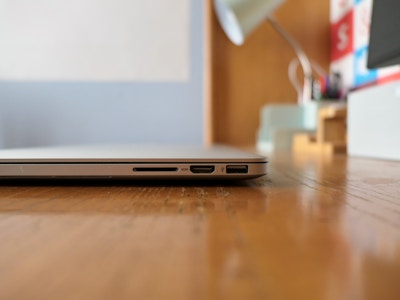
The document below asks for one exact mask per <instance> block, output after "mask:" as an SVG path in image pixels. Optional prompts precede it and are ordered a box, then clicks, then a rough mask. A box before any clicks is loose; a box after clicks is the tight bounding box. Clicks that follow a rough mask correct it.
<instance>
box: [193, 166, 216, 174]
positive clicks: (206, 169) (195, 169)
mask: <svg viewBox="0 0 400 300" xmlns="http://www.w3.org/2000/svg"><path fill="white" fill-rule="evenodd" d="M214 170H215V166H190V172H192V173H202V174H210V173H212V172H214Z"/></svg>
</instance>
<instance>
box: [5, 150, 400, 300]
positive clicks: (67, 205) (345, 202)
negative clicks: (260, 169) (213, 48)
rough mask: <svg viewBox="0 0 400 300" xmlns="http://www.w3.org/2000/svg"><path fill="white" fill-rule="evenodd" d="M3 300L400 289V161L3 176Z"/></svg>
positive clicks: (383, 295)
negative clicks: (139, 177)
mask: <svg viewBox="0 0 400 300" xmlns="http://www.w3.org/2000/svg"><path fill="white" fill-rule="evenodd" d="M0 299H30V300H32V299H307V300H310V299H335V300H336V299H385V300H386V299H400V162H388V161H375V160H365V159H358V158H352V159H346V157H336V158H335V159H332V160H329V159H323V158H320V159H319V158H317V157H308V158H307V157H304V156H303V157H301V158H300V157H299V156H298V157H292V156H282V157H272V158H271V163H270V175H269V176H268V177H265V178H261V179H258V180H254V181H249V182H246V183H221V182H220V183H209V184H199V183H195V182H187V183H182V182H174V183H171V182H159V183H156V184H150V183H145V182H141V183H131V184H129V183H112V184H107V185H106V184H104V183H103V184H102V185H101V184H90V185H82V184H79V183H70V184H64V185H61V184H57V185H56V184H53V185H50V184H48V185H44V184H41V185H39V184H27V183H25V184H19V185H18V184H14V185H10V184H4V183H3V184H2V185H0Z"/></svg>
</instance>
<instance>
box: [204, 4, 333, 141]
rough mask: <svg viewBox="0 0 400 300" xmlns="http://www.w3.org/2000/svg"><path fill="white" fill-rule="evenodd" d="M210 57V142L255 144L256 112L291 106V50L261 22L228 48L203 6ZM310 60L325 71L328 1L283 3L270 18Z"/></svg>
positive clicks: (217, 24) (326, 67) (209, 13)
mask: <svg viewBox="0 0 400 300" xmlns="http://www.w3.org/2000/svg"><path fill="white" fill-rule="evenodd" d="M208 2H209V3H211V2H212V0H208ZM207 16H208V17H207V19H206V23H208V24H209V25H208V30H207V33H208V41H209V43H210V45H209V51H208V55H209V59H208V60H207V61H208V64H209V65H211V70H210V78H206V81H207V80H209V81H210V82H209V84H208V89H209V90H207V93H208V94H209V97H211V100H210V102H211V105H212V109H211V110H212V117H211V120H209V123H210V126H211V137H210V139H211V141H212V142H214V143H215V142H218V143H227V144H233V145H250V144H252V145H254V144H255V141H256V132H257V129H258V127H259V114H260V109H261V107H262V106H263V105H265V104H268V103H296V101H297V100H296V99H297V95H296V92H295V90H294V88H293V87H292V85H291V84H290V82H289V79H288V75H287V73H288V66H289V63H290V61H291V60H292V59H294V58H295V54H294V51H293V49H292V48H291V47H290V46H289V45H288V44H287V43H286V42H285V41H284V40H283V39H282V37H281V36H279V34H278V33H277V32H275V31H274V30H273V28H272V27H271V26H270V25H269V24H268V23H267V22H265V23H264V24H262V25H261V26H260V27H259V28H258V29H256V31H255V32H254V33H253V34H251V35H250V36H249V37H248V39H247V40H246V41H245V43H244V45H243V46H240V47H238V46H235V45H233V44H232V43H231V42H230V41H229V40H228V38H227V37H226V36H225V34H224V33H223V31H222V29H221V27H220V25H219V23H218V21H217V19H216V17H215V14H214V12H213V10H212V5H208V7H207ZM275 17H276V20H277V21H278V22H279V23H280V24H281V25H282V27H283V28H284V29H285V30H286V31H287V32H288V33H289V34H291V35H292V36H293V37H294V38H295V39H296V40H297V41H298V43H299V44H300V45H301V46H302V47H303V49H304V51H305V52H306V53H307V54H308V55H309V56H310V58H311V59H312V60H314V61H315V62H317V63H318V64H319V65H320V66H321V67H322V68H324V69H325V70H326V71H327V70H328V67H329V55H330V50H329V49H330V29H329V28H330V27H329V1H328V0H323V1H315V0H302V1H286V2H285V3H284V5H282V6H281V7H280V8H279V9H278V10H277V12H276V14H275Z"/></svg>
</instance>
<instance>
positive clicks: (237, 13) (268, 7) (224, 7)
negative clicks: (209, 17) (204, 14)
mask: <svg viewBox="0 0 400 300" xmlns="http://www.w3.org/2000/svg"><path fill="white" fill-rule="evenodd" d="M283 2H284V0H214V8H215V12H216V14H217V17H218V19H219V22H220V24H221V26H222V28H223V30H224V32H225V34H226V35H227V36H228V37H229V39H230V40H231V41H232V43H234V44H235V45H242V44H243V43H244V40H245V38H246V37H247V36H248V35H249V34H250V33H252V32H253V31H254V30H255V29H256V28H257V27H258V26H259V25H260V24H261V23H262V22H264V21H265V20H268V21H269V23H270V24H271V25H272V27H274V29H275V30H276V31H277V32H278V33H279V34H280V35H281V36H282V37H283V38H284V39H285V40H286V41H287V42H288V43H289V45H290V46H291V47H292V48H293V49H294V51H295V53H296V55H297V58H298V60H299V62H300V64H301V67H302V69H303V73H304V80H303V89H302V91H300V93H299V95H298V102H299V104H305V103H307V102H309V101H310V100H311V90H312V88H311V84H312V70H311V64H310V61H309V59H308V57H307V55H306V54H305V53H304V51H303V50H302V48H301V47H300V46H299V44H298V43H297V42H296V41H295V40H294V39H293V38H292V37H291V36H290V35H289V34H288V33H287V32H286V31H285V30H283V29H282V27H281V26H280V25H279V24H278V23H277V22H276V21H275V20H274V19H273V18H272V16H271V15H272V13H273V12H274V11H275V9H276V8H277V7H278V6H279V5H281V4H282V3H283Z"/></svg>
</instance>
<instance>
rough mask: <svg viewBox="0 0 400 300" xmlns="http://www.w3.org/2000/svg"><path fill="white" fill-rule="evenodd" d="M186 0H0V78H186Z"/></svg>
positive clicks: (104, 79)
mask: <svg viewBox="0 0 400 300" xmlns="http://www.w3.org/2000/svg"><path fill="white" fill-rule="evenodd" d="M189 28H190V1H189V0H168V1H166V0H145V1H143V0H112V1H111V0H57V1H54V0H35V1H32V0H0V80H23V81H25V80H27V81H32V80H33V81H53V80H61V81H65V80H66V81H81V80H83V81H145V82H147V81H152V82H155V81H164V82H165V81H172V82H183V81H187V80H188V79H189V76H190V57H189V56H190V49H189V48H190V46H189V45H190V40H189V31H190V30H189Z"/></svg>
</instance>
